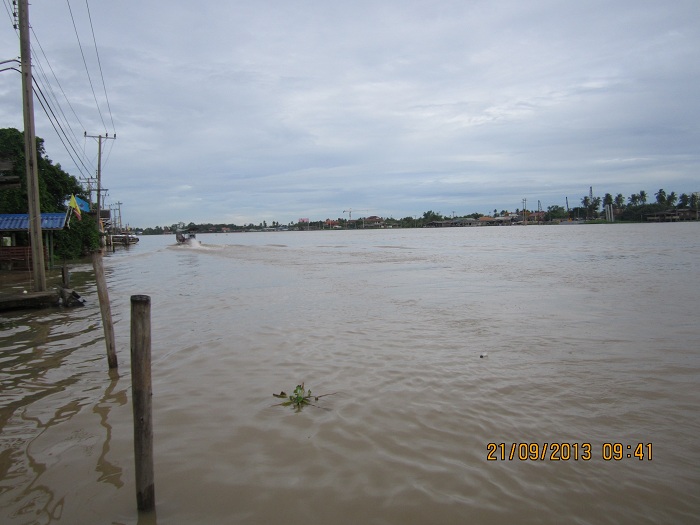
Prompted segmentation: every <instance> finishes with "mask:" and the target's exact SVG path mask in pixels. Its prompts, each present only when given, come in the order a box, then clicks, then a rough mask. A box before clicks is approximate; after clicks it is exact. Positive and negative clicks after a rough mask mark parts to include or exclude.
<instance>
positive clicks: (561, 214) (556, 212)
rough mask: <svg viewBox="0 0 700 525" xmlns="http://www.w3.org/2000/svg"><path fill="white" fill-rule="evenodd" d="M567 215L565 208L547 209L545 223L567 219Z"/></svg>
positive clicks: (555, 206)
mask: <svg viewBox="0 0 700 525" xmlns="http://www.w3.org/2000/svg"><path fill="white" fill-rule="evenodd" d="M566 218H567V213H566V209H565V208H564V207H563V206H558V205H556V204H555V205H553V206H549V207H548V208H547V213H546V214H545V219H544V220H545V221H551V220H553V219H566Z"/></svg>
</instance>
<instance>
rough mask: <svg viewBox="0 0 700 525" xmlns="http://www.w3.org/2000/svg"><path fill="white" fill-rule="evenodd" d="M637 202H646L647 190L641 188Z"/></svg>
mask: <svg viewBox="0 0 700 525" xmlns="http://www.w3.org/2000/svg"><path fill="white" fill-rule="evenodd" d="M639 202H641V203H642V204H646V203H647V192H646V191H644V190H642V191H640V192H639Z"/></svg>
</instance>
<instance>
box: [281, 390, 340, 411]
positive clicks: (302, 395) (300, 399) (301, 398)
mask: <svg viewBox="0 0 700 525" xmlns="http://www.w3.org/2000/svg"><path fill="white" fill-rule="evenodd" d="M334 394H336V392H333V394H323V395H320V396H313V395H312V394H311V389H309V390H305V389H304V383H302V384H300V385H297V386H296V388H295V389H294V390H293V391H292V393H291V394H289V395H288V394H287V393H285V392H284V390H283V391H282V392H280V393H279V394H272V395H273V396H274V397H277V398H280V399H287V401H283V402H282V403H277V404H276V405H273V406H285V407H288V406H291V407H293V408H294V409H295V410H296V411H297V412H299V411H300V410H301V409H302V408H304V407H305V406H312V407H316V408H322V407H319V406H318V405H314V404H313V403H312V402H311V400H312V399H313V400H314V401H318V400H319V399H320V398H322V397H325V396H332V395H334Z"/></svg>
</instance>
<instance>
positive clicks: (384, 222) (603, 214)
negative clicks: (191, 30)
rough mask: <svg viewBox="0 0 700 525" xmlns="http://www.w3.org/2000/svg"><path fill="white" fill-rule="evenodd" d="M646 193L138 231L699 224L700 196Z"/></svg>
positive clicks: (661, 191)
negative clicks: (485, 208) (460, 212)
mask: <svg viewBox="0 0 700 525" xmlns="http://www.w3.org/2000/svg"><path fill="white" fill-rule="evenodd" d="M648 201H649V197H648V194H647V193H646V192H645V191H640V192H639V193H638V194H633V195H630V196H629V197H627V198H625V197H624V196H623V195H622V194H618V195H617V196H613V195H611V194H610V193H606V194H605V196H604V197H602V198H601V197H594V196H593V190H592V188H591V190H590V192H589V194H588V195H586V196H585V197H583V198H582V199H581V205H580V206H575V207H572V208H569V206H568V202H567V206H566V207H563V206H557V205H555V206H549V207H548V208H547V209H546V210H543V209H542V207H541V205H540V203H539V202H538V207H537V209H534V210H532V209H528V208H527V207H526V205H527V201H525V200H524V201H523V208H522V209H516V210H515V211H514V212H510V211H507V210H501V211H498V210H497V209H494V210H493V213H492V214H490V215H485V214H481V213H472V214H470V215H465V216H456V215H455V214H454V213H453V214H452V216H446V215H443V214H442V213H440V212H434V211H432V210H430V211H426V212H424V213H423V214H422V215H415V216H408V217H404V218H402V219H395V218H393V217H380V216H377V215H368V216H361V217H355V218H352V210H344V211H343V213H344V214H345V213H348V217H339V218H337V219H329V218H327V219H324V220H310V219H308V218H300V219H299V220H298V221H297V222H291V223H288V224H281V223H279V222H276V221H272V222H270V223H268V222H267V221H263V222H262V223H259V224H244V225H236V224H212V223H205V224H195V223H189V224H185V223H184V222H181V223H179V224H172V225H170V226H162V227H161V226H156V227H155V228H145V229H143V230H140V229H137V230H138V233H139V234H142V235H168V234H174V233H175V232H177V231H184V230H187V231H193V232H198V233H240V232H250V231H256V232H259V231H294V230H304V231H306V230H309V231H310V230H353V229H382V228H454V227H479V226H513V225H527V224H583V223H601V222H602V223H604V222H679V221H697V220H698V219H699V217H700V192H693V193H681V194H680V195H677V194H676V193H675V192H670V193H666V192H665V191H664V190H663V189H660V190H659V191H657V192H656V193H654V200H653V202H648Z"/></svg>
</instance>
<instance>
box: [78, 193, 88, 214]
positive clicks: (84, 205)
mask: <svg viewBox="0 0 700 525" xmlns="http://www.w3.org/2000/svg"><path fill="white" fill-rule="evenodd" d="M75 202H77V203H78V208H80V210H81V211H84V212H86V213H90V204H89V203H88V202H87V201H84V200H83V199H81V198H80V197H75Z"/></svg>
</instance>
